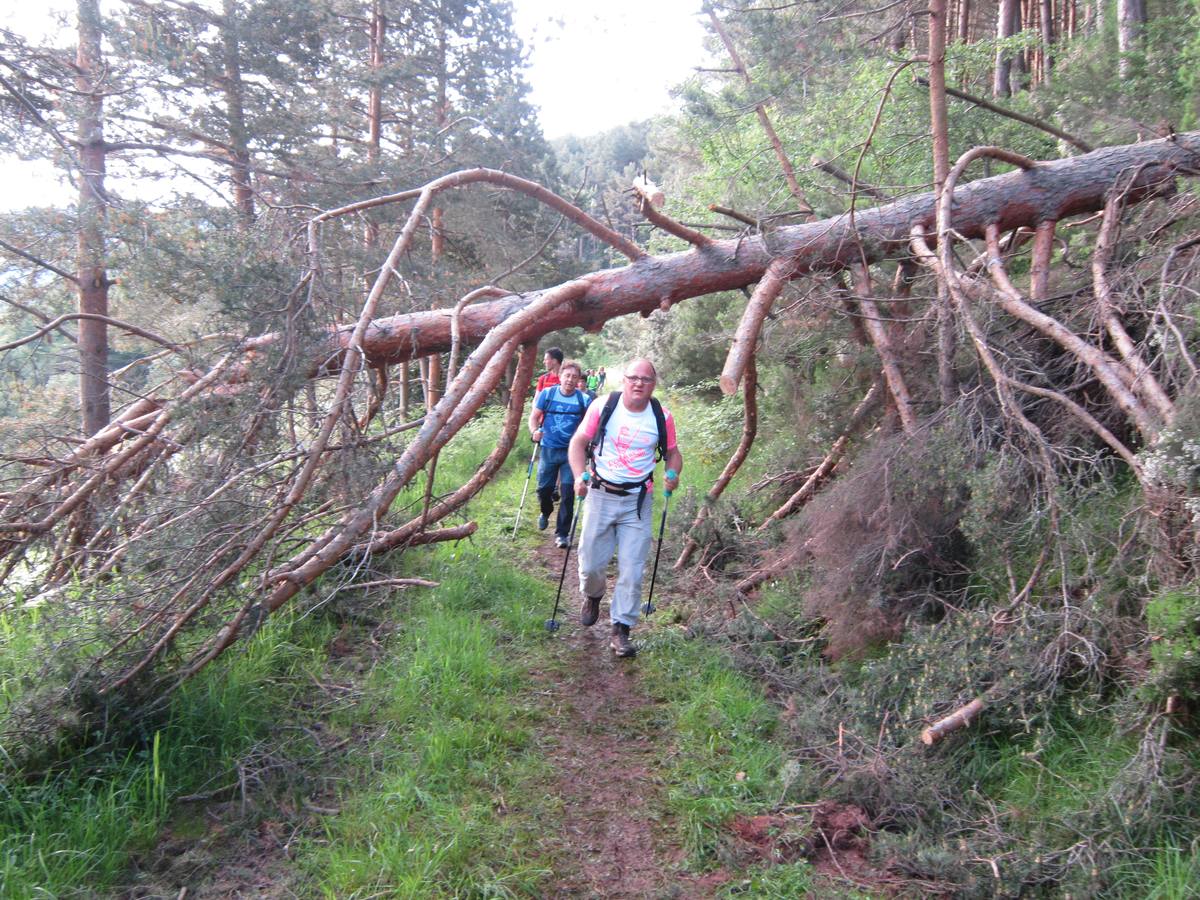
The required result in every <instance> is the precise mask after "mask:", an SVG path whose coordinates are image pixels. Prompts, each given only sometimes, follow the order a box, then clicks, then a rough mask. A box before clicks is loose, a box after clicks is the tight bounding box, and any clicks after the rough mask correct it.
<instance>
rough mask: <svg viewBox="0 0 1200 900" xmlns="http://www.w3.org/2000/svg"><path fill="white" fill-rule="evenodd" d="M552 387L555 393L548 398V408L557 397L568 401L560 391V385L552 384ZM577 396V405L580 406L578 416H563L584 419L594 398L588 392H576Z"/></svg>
mask: <svg viewBox="0 0 1200 900" xmlns="http://www.w3.org/2000/svg"><path fill="white" fill-rule="evenodd" d="M550 387H552V388H553V389H554V393H553V394H550V395H548V396H547V397H546V405H547V406H549V405H550V401H551V400H553V399H554V398H555V397H558V398H559V399H560V400H566V399H567V398H566V397H564V396H563V392H562V390H561V389H560V387H559V385H557V384H552V385H550ZM575 394H576V396H577V397H578V398H579V399H578V400H577V401H576V403H577V405H578V406H579V412H578V413H577V414H576V413H563V414H562V415H577V416H578V418H580V419H582V418H583V417H584V415H585V414H586V413H587V408H588V406H589V405H590V404H591V402H592V397H591V396H589V394H588V392H587V391H581V390H577V391H576V392H575ZM577 424H578V423H577Z"/></svg>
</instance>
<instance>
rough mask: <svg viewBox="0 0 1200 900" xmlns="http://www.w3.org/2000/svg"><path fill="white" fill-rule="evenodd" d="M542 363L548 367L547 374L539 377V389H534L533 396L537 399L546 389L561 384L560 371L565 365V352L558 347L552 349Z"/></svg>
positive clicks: (547, 352)
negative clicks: (563, 364)
mask: <svg viewBox="0 0 1200 900" xmlns="http://www.w3.org/2000/svg"><path fill="white" fill-rule="evenodd" d="M542 362H543V363H545V365H546V374H544V375H541V376H539V378H538V380H537V387H536V388H535V389H534V392H533V395H534V396H535V397H536V396H537V395H538V394H540V393H541V392H542V391H543V390H544V389H545V388H548V387H553V386H554V385H556V384H559V383H560V382H559V380H558V370H559V368H560V367H561V366H562V363H563V352H562V350H560V349H559V348H558V347H551V348H550V349H549V350H547V351H546V355H545V356H544V357H543V358H542Z"/></svg>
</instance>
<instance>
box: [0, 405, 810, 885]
mask: <svg viewBox="0 0 1200 900" xmlns="http://www.w3.org/2000/svg"><path fill="white" fill-rule="evenodd" d="M467 437H468V438H469V440H468V446H466V447H465V449H463V450H462V451H461V452H460V453H459V454H456V455H455V456H449V457H447V458H446V459H445V460H444V461H443V463H442V465H441V469H440V471H441V473H442V474H441V475H439V478H438V482H439V484H443V483H445V484H449V483H459V482H461V481H462V480H464V479H465V477H466V473H468V472H469V470H470V469H471V468H472V467H473V464H474V463H473V462H472V460H473V459H479V458H481V457H482V455H483V453H484V452H486V448H487V447H488V446H490V445H491V443H493V442H494V439H495V438H494V430H493V428H492V426H491V424H489V423H488V422H487V421H483V422H480V423H477V424H475V425H473V426H472V427H471V429H470V431H469V433H468V435H467ZM476 445H477V446H476ZM522 454H523V451H520V452H518V453H516V454H514V457H513V458H512V459H510V461H509V463H508V467H507V469H508V473H509V474H508V476H507V477H506V478H503V479H502V480H500V481H499V482H498V483H497V484H494V485H492V486H491V487H490V488H489V489H488V490H487V491H485V492H484V494H483V495H482V496H481V497H479V498H477V499H476V501H475V502H474V503H473V504H472V508H471V511H470V515H471V517H472V518H474V519H475V520H476V521H478V522H479V523H480V532H479V534H478V535H477V536H476V538H475V539H474V540H473V541H472V542H470V543H462V544H458V545H441V546H438V547H433V548H426V549H422V550H420V551H411V552H409V553H408V554H406V555H405V556H404V557H403V558H402V560H401V567H402V568H403V570H404V572H403V574H409V575H416V574H420V575H424V576H426V577H430V578H433V579H435V580H437V581H439V582H440V586H439V587H438V588H435V589H424V588H415V589H411V590H409V591H407V592H405V593H402V594H397V595H394V597H393V598H392V599H390V600H389V601H388V604H387V606H386V607H385V608H384V609H383V610H382V612H378V613H377V614H379V615H382V616H384V617H386V618H387V619H388V620H389V621H392V622H395V623H398V628H396V630H394V631H393V633H392V634H391V636H390V637H389V638H388V639H386V643H385V646H384V648H383V656H382V658H380V659H378V661H377V662H376V663H375V664H374V666H373V667H372V668H370V669H369V671H367V672H366V673H365V674H363V675H359V676H352V677H357V678H359V679H360V680H361V681H362V683H361V684H360V685H356V686H355V694H356V696H358V697H359V698H360V699H359V700H358V702H355V703H349V702H338V703H332V702H329V703H327V702H325V700H324V699H323V697H321V696H318V694H317V693H314V691H313V684H314V682H321V681H322V680H323V679H328V678H329V677H330V672H331V667H334V668H333V669H332V671H334V672H336V673H337V678H338V679H339V680H344V679H345V677H347V676H348V675H350V674H351V673H350V671H349V668H342V669H338V668H336V667H338V666H339V665H341V664H340V663H338V662H337V661H336V660H332V659H331V658H330V648H331V646H333V645H334V644H336V643H337V642H338V638H339V635H340V632H339V627H340V626H341V625H342V623H341V622H339V621H337V619H336V616H333V615H329V614H328V613H330V612H333V611H334V610H335V609H336V607H337V602H334V603H330V604H329V605H328V607H321V608H319V609H317V610H316V611H315V612H312V613H311V614H309V615H304V614H302V613H301V611H300V610H301V609H303V606H300V605H298V606H297V607H296V608H295V609H291V610H290V611H289V610H286V609H285V610H284V611H283V612H282V613H280V614H278V615H276V616H274V617H272V619H271V620H270V621H268V622H267V623H266V624H265V625H264V627H263V628H261V629H260V630H259V631H258V632H257V634H256V635H255V636H254V637H253V638H252V639H251V640H248V641H246V642H245V643H244V644H243V645H240V646H239V647H237V648H235V649H234V650H233V651H232V652H231V653H228V654H226V655H225V657H223V658H222V659H220V660H218V661H217V662H216V663H214V664H213V665H212V666H210V667H209V668H208V669H206V670H205V671H204V672H202V673H201V674H200V675H199V676H198V677H196V678H194V679H192V680H191V681H189V682H188V683H187V684H185V685H184V686H183V688H182V689H181V690H180V691H179V692H178V693H177V694H176V695H175V697H174V698H173V700H172V703H171V705H170V707H169V709H168V711H167V713H166V714H165V715H164V716H163V718H162V719H160V720H159V721H158V722H157V723H156V725H155V727H154V728H153V729H151V730H149V731H147V732H146V733H145V734H142V735H140V736H139V735H133V736H131V737H130V739H128V740H127V741H126V742H125V743H124V744H123V749H121V750H118V751H110V752H106V753H104V754H100V753H90V754H84V755H82V756H80V757H79V758H77V759H75V760H73V761H68V763H67V764H66V765H64V766H62V767H61V768H59V769H57V770H56V771H54V772H53V773H52V774H47V775H45V776H43V777H41V778H35V779H31V780H29V781H28V782H26V783H17V782H14V781H12V780H10V781H9V782H8V783H6V784H3V785H0V884H2V885H3V895H4V896H5V897H14V898H26V897H30V898H32V897H43V896H67V895H73V894H80V893H83V894H87V895H97V896H104V895H106V894H109V893H112V892H114V891H117V890H120V889H121V885H123V884H127V882H128V879H129V878H130V877H131V874H130V873H131V868H130V866H131V862H132V860H133V859H134V857H136V856H143V857H149V856H151V855H152V853H153V850H154V847H155V845H156V843H157V841H158V840H159V838H160V836H161V835H162V834H163V829H164V827H165V826H166V825H167V824H168V823H170V825H171V830H172V832H173V834H174V838H173V840H174V842H175V843H176V844H177V843H178V840H179V839H180V838H181V836H182V835H183V834H184V833H186V831H187V827H188V822H189V821H191V819H194V818H195V816H196V815H197V814H199V815H203V812H202V810H201V809H200V808H199V807H196V806H194V805H189V806H188V807H186V808H184V809H182V810H181V809H180V808H178V807H177V806H176V803H175V801H176V800H177V799H178V798H179V797H181V796H184V795H187V794H193V793H204V792H210V791H213V790H214V789H216V788H219V787H221V786H223V785H228V784H229V783H230V782H235V783H236V782H237V780H238V778H237V773H238V772H239V767H240V766H241V765H242V764H243V763H244V761H245V760H246V759H247V757H248V755H250V754H253V753H254V752H256V751H257V750H258V749H259V748H262V747H263V746H267V747H269V749H270V752H271V753H272V754H273V758H275V759H278V760H282V761H283V762H284V767H285V768H287V769H288V770H289V772H290V773H291V774H288V775H283V776H279V775H276V776H270V777H269V778H268V777H267V776H264V778H267V780H266V781H265V782H263V783H262V784H261V785H260V786H259V787H258V793H257V794H254V792H253V791H252V796H251V797H250V800H251V803H250V806H249V808H248V815H249V817H250V818H251V819H253V818H254V817H255V816H265V815H268V813H266V812H264V810H265V809H266V808H267V806H270V804H269V802H268V804H267V806H263V805H261V804H257V803H256V802H255V801H257V800H268V801H269V800H270V797H269V795H271V794H274V795H275V796H276V797H279V798H281V799H282V800H283V801H286V802H282V803H281V804H280V806H279V807H278V808H275V807H272V808H271V811H270V813H269V815H271V816H276V817H277V816H279V815H280V814H281V809H283V808H285V807H288V806H290V807H291V808H293V809H299V808H303V806H304V796H308V795H309V794H305V795H299V792H300V791H305V792H308V791H310V790H311V788H312V785H311V784H310V783H305V779H307V778H308V777H309V775H307V774H305V773H310V774H311V773H314V772H316V773H317V774H318V775H319V778H320V779H322V780H323V783H325V784H328V783H331V782H332V783H340V784H342V786H343V787H342V790H341V792H340V796H339V797H338V798H337V800H335V801H329V800H328V799H327V798H322V799H321V801H320V802H321V805H322V806H323V807H324V806H330V805H337V806H338V808H339V812H338V813H337V814H331V815H321V816H320V817H314V816H312V815H308V814H303V813H297V822H296V823H294V824H296V825H298V826H301V827H302V830H301V832H300V835H301V836H300V838H299V839H298V841H296V842H294V843H293V845H292V852H293V853H295V854H296V857H295V859H294V861H293V862H292V863H290V869H291V872H290V876H289V884H288V887H289V888H290V889H293V890H296V891H299V892H300V893H302V894H314V895H323V896H327V897H339V898H342V897H367V896H374V895H382V896H393V897H406V896H412V897H417V896H419V897H436V896H445V897H450V896H472V897H506V896H536V895H538V894H539V893H544V892H545V891H546V890H547V889H548V887H550V886H552V885H553V883H554V874H553V873H552V872H551V871H550V867H551V865H552V864H553V860H555V859H560V858H562V853H563V849H564V848H563V834H562V832H561V830H560V829H559V827H558V826H559V824H560V823H561V822H562V810H561V802H562V801H561V800H560V798H558V797H556V796H554V795H553V792H552V790H551V789H550V787H549V786H550V785H552V784H553V783H554V781H555V778H556V772H555V769H554V760H553V759H552V758H546V757H544V756H543V755H542V754H541V751H540V750H539V748H540V747H543V746H545V745H544V743H542V742H539V740H538V737H539V727H540V725H541V724H542V723H543V722H544V721H545V718H544V717H545V716H546V715H548V713H547V712H546V711H545V710H544V709H543V708H542V707H541V705H540V702H539V699H540V698H539V696H538V693H537V690H536V685H535V684H534V683H533V677H532V674H531V673H532V672H534V671H540V672H543V673H545V672H554V671H562V667H563V666H564V665H569V664H570V663H569V661H568V660H567V659H566V657H565V656H564V653H565V646H566V645H565V642H564V641H561V640H556V639H555V638H554V637H552V636H549V635H547V633H546V632H545V631H544V629H543V622H544V621H545V619H546V617H547V615H548V614H549V609H550V605H551V604H552V602H553V599H554V590H555V587H556V585H555V584H552V583H549V582H548V580H546V579H545V578H544V577H533V576H531V575H530V574H529V570H530V569H531V566H530V565H529V564H528V562H527V560H528V559H529V558H530V557H531V556H532V549H533V547H534V546H536V545H537V544H538V543H539V542H541V541H542V540H543V539H544V537H545V536H544V535H542V534H539V533H538V532H536V531H535V530H534V529H533V527H532V523H531V518H530V513H531V509H532V507H527V508H526V510H525V521H526V522H527V523H530V524H529V525H528V526H527V527H526V528H524V529H522V533H521V535H519V536H518V539H517V541H516V542H513V541H511V540H510V539H509V533H510V531H511V528H512V522H513V515H514V513H515V504H516V498H518V497H519V496H520V489H521V486H522V480H523V479H524V477H525V470H526V463H527V459H528V458H527V457H523V456H522ZM518 457H521V458H518ZM443 478H444V479H445V481H444V482H443ZM538 572H539V573H540V568H539V569H538ZM661 574H662V573H660V576H661ZM355 596H356V597H357V598H359V599H362V595H360V594H355ZM569 596H570V595H569V594H568V597H569ZM570 609H573V601H571V600H567V601H566V604H565V606H564V611H563V614H564V615H570V613H569V612H566V610H570ZM665 619H666V617H661V618H660V619H659V621H657V622H656V623H654V625H653V626H652V627H649V628H642V629H639V635H638V636H639V638H641V639H642V640H643V642H644V648H645V649H644V651H643V653H642V654H641V655H640V656H639V658H638V659H637V660H636V661H633V662H632V663H631V664H632V665H635V666H637V667H638V670H637V671H638V672H639V673H640V674H639V680H638V684H640V685H641V687H643V688H644V689H645V690H646V692H647V693H649V694H651V695H653V696H655V697H657V698H659V699H660V700H662V701H663V702H661V703H658V704H648V705H646V706H644V707H642V708H641V709H640V710H639V711H638V713H637V714H636V715H633V716H631V717H630V721H629V726H630V728H631V729H644V730H645V733H646V734H648V735H650V736H651V738H652V739H653V740H654V741H655V742H656V744H657V758H659V759H661V760H662V766H663V768H662V774H663V782H664V784H665V785H666V788H665V789H664V791H663V794H662V796H660V797H651V798H648V801H649V802H650V803H651V804H653V805H655V807H656V809H657V810H658V812H659V815H658V817H659V818H661V819H662V820H663V822H664V828H663V829H662V830H661V834H662V837H661V839H662V840H665V841H668V842H670V843H673V844H674V845H675V846H677V847H681V848H684V849H685V850H686V856H687V865H688V867H689V868H691V869H692V870H693V871H703V870H708V869H713V868H717V867H719V866H724V867H725V868H726V869H730V868H736V867H737V866H738V865H739V862H738V861H737V860H736V859H735V858H734V855H731V854H730V853H728V852H726V851H727V850H728V848H729V842H730V838H729V837H728V830H727V828H726V825H727V823H728V821H729V819H730V817H731V816H733V815H735V814H737V813H742V814H754V813H756V812H761V811H764V810H766V809H768V808H769V807H770V806H771V805H772V803H773V802H776V801H777V800H778V798H779V796H780V793H781V785H780V773H781V770H782V768H783V767H784V757H783V754H782V752H781V751H780V750H779V748H778V747H777V746H775V745H774V744H772V742H771V735H772V732H773V730H774V727H775V717H774V713H773V712H772V711H771V709H770V707H769V705H768V704H767V703H766V702H765V701H764V700H763V699H762V697H761V696H760V695H759V693H758V692H757V690H756V688H755V686H754V685H753V683H752V682H751V681H750V680H749V679H747V678H745V677H743V676H741V675H739V674H737V673H735V672H734V671H733V670H732V668H731V666H730V664H729V663H728V661H727V660H726V658H725V657H724V656H723V655H722V654H721V653H720V652H719V651H716V650H714V649H712V648H709V647H706V646H705V645H704V644H703V642H701V641H699V640H688V639H687V638H686V637H685V636H684V634H683V633H682V632H681V631H680V630H679V629H678V628H677V627H674V626H670V625H667V624H666V621H665ZM0 624H2V627H3V629H4V635H5V649H4V650H3V651H0V681H3V687H4V689H5V691H9V690H17V691H19V689H20V686H19V685H18V683H17V679H19V673H20V670H21V668H22V663H21V661H20V660H17V659H16V655H18V654H19V653H20V652H21V648H22V647H27V646H28V645H29V642H28V641H26V640H25V639H24V638H26V637H29V636H30V632H31V631H32V630H33V629H35V628H36V627H37V621H36V611H31V612H30V613H29V614H28V615H27V616H26V617H24V618H20V617H16V618H14V617H13V616H12V615H9V616H8V617H7V618H6V619H5V620H4V621H3V623H0ZM10 663H11V664H12V665H9V664H10ZM314 722H320V723H321V730H322V733H323V734H324V735H325V740H326V741H328V740H329V739H330V737H331V736H334V735H336V736H337V737H339V738H340V737H346V736H349V737H351V738H352V739H351V740H350V741H349V742H348V744H346V745H345V749H343V750H340V751H339V753H338V754H337V755H336V756H333V757H326V756H323V755H322V753H321V751H320V749H319V744H318V743H316V742H315V739H313V738H311V732H306V731H305V729H303V728H299V727H296V726H298V725H304V724H313V723H314ZM339 746H340V744H339ZM294 778H299V779H300V782H301V783H288V780H289V779H294ZM272 779H274V780H272ZM289 792H291V794H292V795H293V796H291V797H290V799H289V798H288V796H287V795H288V793H289ZM228 806H229V807H233V806H236V804H229V805H228ZM229 814H231V813H229V812H228V810H227V811H226V815H229ZM233 814H235V815H236V813H233ZM314 822H316V823H319V824H315V825H314ZM240 827H243V828H250V829H253V828H254V825H253V823H252V822H243V823H241V826H240ZM202 830H203V829H202ZM200 837H201V836H200V835H197V840H200ZM218 863H219V860H218ZM736 874H737V877H739V878H743V877H744V879H745V880H742V881H737V880H736V879H735V881H734V882H733V883H732V885H731V886H730V887H729V888H728V890H729V891H730V892H731V894H745V895H748V896H765V897H770V896H796V895H797V892H798V891H800V890H801V888H802V886H803V885H805V884H807V882H808V878H809V875H810V871H809V869H808V867H807V866H806V865H805V864H802V863H797V864H791V865H786V866H778V867H756V868H753V869H751V870H748V871H747V872H744V873H736Z"/></svg>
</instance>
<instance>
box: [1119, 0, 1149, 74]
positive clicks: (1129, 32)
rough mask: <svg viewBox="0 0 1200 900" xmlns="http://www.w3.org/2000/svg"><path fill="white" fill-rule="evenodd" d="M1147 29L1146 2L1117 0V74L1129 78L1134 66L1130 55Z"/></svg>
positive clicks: (1141, 0)
mask: <svg viewBox="0 0 1200 900" xmlns="http://www.w3.org/2000/svg"><path fill="white" fill-rule="evenodd" d="M1145 27H1146V2H1145V0H1117V51H1118V52H1119V53H1120V56H1119V57H1118V59H1117V74H1118V75H1120V76H1121V77H1122V78H1127V77H1128V76H1129V74H1130V71H1131V69H1132V66H1131V65H1130V60H1129V54H1130V53H1131V52H1132V51H1133V50H1134V49H1136V47H1137V43H1138V38H1140V37H1141V35H1142V31H1143V30H1144V29H1145Z"/></svg>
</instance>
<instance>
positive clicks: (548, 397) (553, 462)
mask: <svg viewBox="0 0 1200 900" xmlns="http://www.w3.org/2000/svg"><path fill="white" fill-rule="evenodd" d="M555 349H557V348H555ZM549 356H550V354H549V353H547V354H546V357H547V358H549ZM558 378H559V379H560V381H559V383H558V384H553V385H551V386H550V387H548V388H546V389H544V390H542V391H539V392H538V395H537V398H536V399H535V400H534V401H533V410H532V411H531V412H530V413H529V432H530V435H531V436H532V437H533V439H534V440H535V441H540V442H541V445H542V459H541V462H540V463H538V481H537V495H538V501H539V503H540V504H541V509H542V514H541V515H540V516H538V528H539V529H540V530H545V528H546V526H547V525H548V524H550V513H552V512H554V503H555V501H557V500H558V499H559V498H558V497H557V496H555V495H556V494H558V493H559V485H560V484H561V485H562V491H561V494H562V502H561V503H559V507H558V519H557V520H556V521H555V523H554V543H555V546H557V547H560V548H562V547H566V546H567V543H568V542H569V541H570V534H571V516H572V514H573V513H574V512H575V492H574V491H573V490H572V489H571V482H572V481H573V480H574V475H573V474H572V473H571V465H570V463H569V462H568V461H567V446H568V445H569V444H570V443H571V436H572V435H573V434H574V433H575V429H576V428H577V427H578V426H579V422H580V421H581V420H582V419H583V415H584V413H586V412H587V409H588V404H589V403H591V402H592V396H591V394H589V393H587V391H584V390H581V389H580V388H579V382H580V380H581V375H580V370H579V363H577V362H565V363H563V364H562V367H561V368H560V369H559V371H558ZM564 565H565V563H564Z"/></svg>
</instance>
